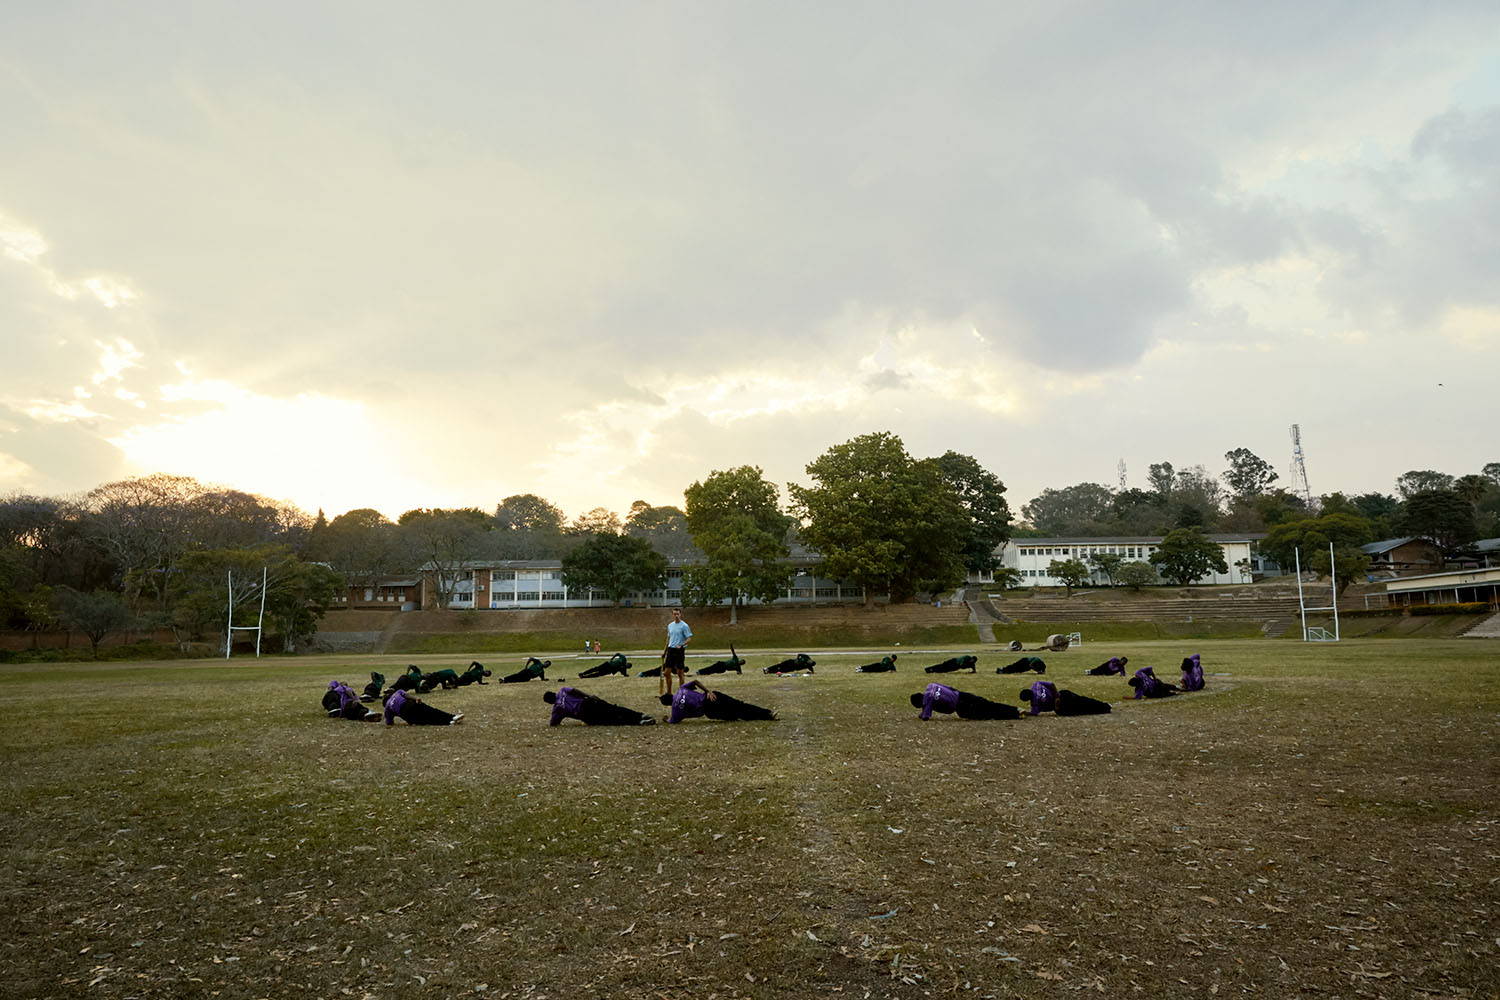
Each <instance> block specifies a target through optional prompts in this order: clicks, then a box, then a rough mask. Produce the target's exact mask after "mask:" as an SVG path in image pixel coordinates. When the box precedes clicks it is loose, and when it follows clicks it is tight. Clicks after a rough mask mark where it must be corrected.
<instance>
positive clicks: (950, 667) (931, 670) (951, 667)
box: [922, 660, 978, 674]
mask: <svg viewBox="0 0 1500 1000" xmlns="http://www.w3.org/2000/svg"><path fill="white" fill-rule="evenodd" d="M956 670H968V671H969V672H971V673H977V672H978V671H977V670H975V668H974V664H972V663H970V664H965V665H960V664H959V662H958V661H957V660H944V661H943V662H942V663H934V664H933V665H932V666H930V667H927V668H925V669H924V670H923V671H922V672H923V673H926V674H951V673H953V672H954V671H956Z"/></svg>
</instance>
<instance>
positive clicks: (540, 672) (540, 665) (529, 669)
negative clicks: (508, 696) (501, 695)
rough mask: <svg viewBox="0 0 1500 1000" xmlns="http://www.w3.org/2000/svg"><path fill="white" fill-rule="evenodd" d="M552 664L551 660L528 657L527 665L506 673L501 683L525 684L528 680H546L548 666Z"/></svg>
mask: <svg viewBox="0 0 1500 1000" xmlns="http://www.w3.org/2000/svg"><path fill="white" fill-rule="evenodd" d="M550 666H552V661H551V660H538V659H537V658H536V657H535V656H528V657H526V666H524V667H522V668H521V669H520V670H517V671H516V672H515V673H513V674H506V675H505V676H504V677H502V678H500V683H501V684H525V683H526V682H527V681H536V680H542V681H544V680H546V679H547V668H548V667H550Z"/></svg>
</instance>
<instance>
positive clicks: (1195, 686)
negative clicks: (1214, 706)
mask: <svg viewBox="0 0 1500 1000" xmlns="http://www.w3.org/2000/svg"><path fill="white" fill-rule="evenodd" d="M1198 656H1199V654H1197V653H1194V654H1193V655H1192V656H1187V657H1184V658H1183V660H1182V690H1184V691H1202V690H1203V664H1202V663H1201V662H1200V661H1199V659H1198Z"/></svg>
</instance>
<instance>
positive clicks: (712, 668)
mask: <svg viewBox="0 0 1500 1000" xmlns="http://www.w3.org/2000/svg"><path fill="white" fill-rule="evenodd" d="M744 666H745V661H744V660H743V659H741V658H740V655H739V654H738V653H736V652H735V651H734V643H730V644H729V659H727V660H715V661H714V662H712V663H710V664H709V665H708V666H706V667H702V668H700V669H699V670H698V671H697V674H698V676H699V677H704V676H707V675H708V674H727V673H728V672H729V671H731V670H733V671H734V672H735V673H737V674H741V673H744V670H743V669H742V668H743V667H744Z"/></svg>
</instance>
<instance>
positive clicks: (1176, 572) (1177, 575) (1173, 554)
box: [1151, 528, 1229, 585]
mask: <svg viewBox="0 0 1500 1000" xmlns="http://www.w3.org/2000/svg"><path fill="white" fill-rule="evenodd" d="M1151 562H1152V564H1153V565H1155V566H1156V568H1157V569H1158V570H1159V571H1160V572H1161V575H1162V576H1164V577H1166V578H1167V579H1168V580H1171V581H1172V582H1173V583H1177V584H1179V585H1186V584H1189V583H1192V582H1193V581H1194V580H1197V579H1200V578H1201V577H1204V576H1207V575H1208V574H1209V572H1211V571H1212V572H1218V573H1228V572H1229V564H1228V563H1226V562H1225V561H1224V549H1223V547H1221V546H1220V545H1219V543H1218V542H1216V541H1214V540H1213V539H1211V538H1209V537H1208V536H1206V535H1204V534H1203V532H1201V531H1199V530H1198V529H1197V528H1178V529H1176V530H1175V531H1171V532H1169V533H1168V534H1167V537H1165V538H1163V539H1162V541H1161V544H1160V545H1158V546H1157V547H1156V551H1155V552H1153V553H1152V554H1151Z"/></svg>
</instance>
